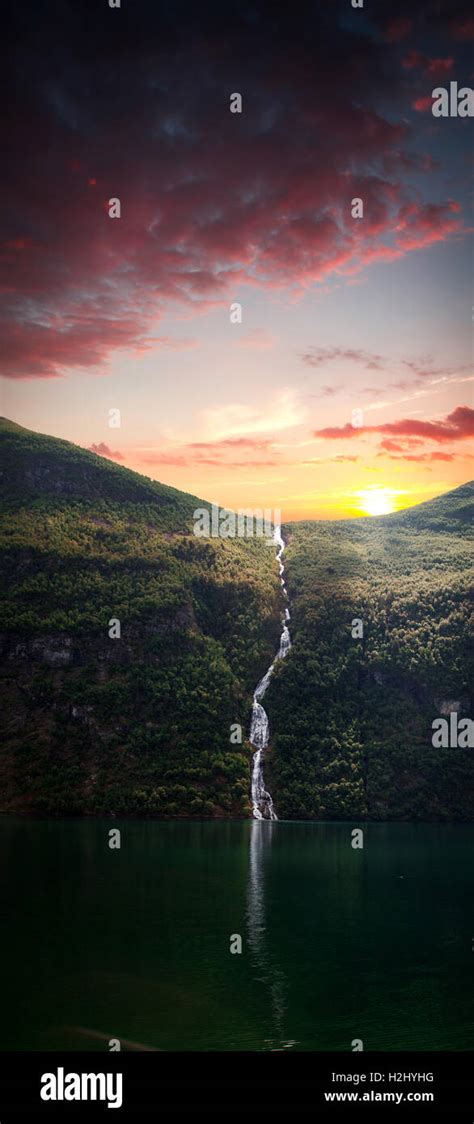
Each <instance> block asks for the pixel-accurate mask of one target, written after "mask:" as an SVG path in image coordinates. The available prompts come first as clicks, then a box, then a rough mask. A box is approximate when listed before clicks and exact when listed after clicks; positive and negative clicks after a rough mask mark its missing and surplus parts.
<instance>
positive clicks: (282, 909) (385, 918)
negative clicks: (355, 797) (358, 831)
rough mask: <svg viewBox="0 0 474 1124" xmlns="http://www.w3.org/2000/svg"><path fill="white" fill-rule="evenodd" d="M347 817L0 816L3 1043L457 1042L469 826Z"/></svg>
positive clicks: (467, 1025) (463, 1015)
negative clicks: (115, 831) (238, 947)
mask: <svg viewBox="0 0 474 1124" xmlns="http://www.w3.org/2000/svg"><path fill="white" fill-rule="evenodd" d="M354 826H360V825H357V824H352V823H351V822H349V823H344V824H343V823H323V824H321V823H311V824H309V823H283V822H280V821H279V822H269V821H268V820H265V821H256V820H253V821H246V822H241V823H229V822H219V823H217V822H216V823H212V822H208V823H199V822H197V823H192V822H184V821H181V822H170V823H162V822H159V821H156V820H148V821H136V820H121V819H113V820H111V819H89V820H63V821H61V820H51V821H42V820H41V821H40V820H27V819H20V818H8V819H5V818H2V819H0V854H1V856H2V875H1V893H2V916H1V922H0V925H1V929H0V950H1V961H0V963H1V968H0V973H1V977H2V979H1V981H0V987H1V993H2V1019H1V1020H0V1048H1V1049H7V1048H10V1049H15V1048H16V1049H32V1050H37V1049H46V1050H48V1049H51V1050H53V1049H57V1050H61V1049H88V1050H97V1051H102V1052H103V1051H104V1050H107V1043H108V1040H109V1038H111V1037H118V1038H120V1039H122V1041H123V1042H124V1043H125V1042H129V1043H132V1044H133V1043H135V1044H137V1045H141V1046H145V1047H147V1048H148V1049H159V1050H170V1049H174V1050H258V1051H264V1050H275V1049H286V1050H298V1051H301V1050H303V1051H306V1050H327V1049H335V1050H341V1051H347V1050H350V1048H351V1042H352V1039H353V1038H362V1040H363V1042H364V1047H365V1049H366V1050H369V1049H380V1050H396V1049H404V1048H406V1049H415V1050H422V1049H434V1050H438V1049H443V1048H445V1049H449V1050H455V1049H464V1050H468V1049H471V1048H472V1042H473V1040H474V1020H473V1014H472V998H471V991H470V988H469V986H468V980H469V979H470V973H472V952H471V944H472V936H473V934H474V917H473V912H472V909H473V907H472V903H473V893H472V881H473V879H472V858H471V856H472V848H473V843H474V826H473V825H467V824H460V825H452V824H442V825H436V824H416V825H411V824H368V825H365V826H364V834H365V838H364V844H365V845H364V849H363V850H353V849H352V847H351V845H350V842H351V835H350V833H351V830H352V828H353V827H354ZM111 827H114V828H116V827H119V828H120V829H121V832H122V846H121V849H120V850H110V849H109V847H108V845H107V844H108V832H109V830H110V829H111ZM232 934H240V935H241V937H242V954H241V955H238V954H236V955H232V954H231V953H230V937H231V935H232Z"/></svg>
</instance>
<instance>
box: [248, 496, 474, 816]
mask: <svg viewBox="0 0 474 1124" xmlns="http://www.w3.org/2000/svg"><path fill="white" fill-rule="evenodd" d="M472 498H473V488H472V485H465V486H462V487H460V488H457V489H456V490H455V491H453V492H450V493H447V494H446V495H444V496H441V497H439V498H438V499H436V500H432V501H429V502H428V503H424V504H421V505H420V506H418V507H414V508H411V509H408V510H406V511H403V512H399V513H397V514H394V515H386V516H379V517H377V518H362V519H356V520H347V521H340V522H333V523H329V522H308V523H289V524H287V525H286V527H284V528H283V533H284V536H285V539H286V541H287V544H288V545H287V549H286V552H285V564H286V577H287V585H288V592H289V596H290V601H291V611H292V622H291V625H292V638H293V648H292V650H291V652H290V654H289V656H288V657H287V659H286V660H285V662H284V663H280V664H279V665H277V669H276V672H275V676H274V679H273V681H272V683H271V685H270V689H269V691H268V693H267V695H266V700H265V706H266V709H267V712H268V714H269V718H270V727H271V729H272V731H273V733H272V739H271V744H272V751H271V753H270V754H269V756H268V762H267V774H266V775H267V781H268V784H269V787H270V790H271V792H272V795H273V798H274V801H275V805H276V808H277V811H278V815H279V816H280V817H282V818H288V819H313V818H321V819H333V818H335V819H345V818H350V819H353V818H354V817H359V818H364V817H369V818H374V819H406V820H416V819H425V820H429V819H435V820H445V819H460V820H462V819H472V818H473V816H474V762H473V756H474V753H473V749H471V748H456V747H452V748H449V749H448V748H444V749H439V748H433V745H432V733H433V731H432V722H433V720H434V719H435V718H436V717H438V716H442V715H448V720H449V713H450V712H451V711H454V710H455V711H457V713H458V717H459V719H460V718H461V716H463V717H464V716H469V715H471V714H472V710H471V703H472V700H471V695H470V685H471V684H472V682H473V677H472V631H470V628H469V623H470V608H471V604H472V602H471V597H470V592H471V589H472V583H471V578H472V570H471V563H472V537H471V534H470V519H471V516H472Z"/></svg>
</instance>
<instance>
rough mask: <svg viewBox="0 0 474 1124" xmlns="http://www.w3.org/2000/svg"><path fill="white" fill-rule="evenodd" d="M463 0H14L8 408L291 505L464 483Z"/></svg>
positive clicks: (10, 16) (3, 330)
mask: <svg viewBox="0 0 474 1124" xmlns="http://www.w3.org/2000/svg"><path fill="white" fill-rule="evenodd" d="M469 9H470V5H469V4H468V3H467V2H464V0H448V2H444V0H438V3H436V4H433V3H432V2H431V0H430V2H429V3H428V2H427V3H424V2H423V0H422V2H420V3H417V4H416V5H414V4H413V3H412V2H411V0H410V3H407V2H405V0H400V2H399V3H397V4H394V3H393V2H391V3H387V2H385V0H378V2H377V3H374V2H368V0H365V2H364V4H363V6H362V8H359V7H357V8H353V7H352V4H351V2H350V0H334V2H331V3H323V2H320V3H315V2H313V3H299V2H298V0H296V2H295V3H292V4H291V5H285V6H283V5H282V6H281V9H280V7H279V5H278V4H277V3H275V2H273V3H268V4H266V3H257V2H255V3H252V2H243V3H236V2H230V3H215V4H214V3H208V4H206V3H202V4H199V5H198V4H196V3H188V2H187V0H186V2H184V0H173V2H172V3H171V2H166V0H163V2H162V3H160V4H156V3H155V2H154V0H153V2H152V0H149V2H148V0H133V2H132V0H121V3H120V7H113V8H111V7H110V5H109V2H108V0H90V2H89V0H81V2H80V3H79V2H78V3H70V2H69V0H64V2H61V4H60V5H57V4H53V3H52V2H51V0H36V2H35V3H34V4H33V3H28V2H27V3H22V4H21V5H18V4H13V3H12V4H11V5H10V3H9V2H8V3H7V11H6V16H5V20H4V31H5V37H4V48H5V59H4V61H3V63H2V70H3V72H4V74H5V75H6V80H7V86H6V88H7V89H8V90H9V92H10V95H11V98H10V114H9V120H8V122H7V135H6V138H5V140H4V144H5V145H6V160H5V163H4V169H3V171H2V177H1V182H0V196H1V199H0V204H1V205H0V223H1V228H2V229H1V234H0V272H1V280H0V284H1V301H0V370H1V374H2V405H1V412H2V414H4V415H5V416H7V417H9V418H11V419H13V420H14V421H16V422H18V423H19V424H21V425H24V426H26V427H28V428H30V429H34V430H38V431H40V432H43V433H48V434H52V435H54V436H57V437H62V438H65V439H67V440H69V441H74V442H75V443H77V444H79V445H81V446H83V447H84V448H88V449H91V450H92V451H94V452H97V453H98V454H99V455H102V456H106V457H110V458H112V459H114V460H116V461H117V463H119V464H123V465H125V466H127V467H129V468H133V469H135V470H137V471H138V472H141V473H143V474H145V475H146V476H150V477H152V478H153V479H157V480H160V481H162V482H163V483H165V484H171V485H173V486H174V487H177V488H180V489H182V490H184V491H188V492H192V493H193V494H194V495H197V496H199V497H202V498H203V499H206V500H210V501H214V502H216V503H220V504H221V505H224V506H227V507H230V508H232V509H238V508H243V507H245V508H252V509H260V508H267V509H268V508H270V509H272V510H273V511H281V512H282V518H283V519H286V520H288V519H308V518H324V519H334V518H341V517H347V516H360V515H367V514H370V515H377V514H383V513H384V512H387V511H391V510H397V509H399V508H404V507H408V506H410V505H412V504H416V503H420V502H422V501H424V500H427V499H431V498H432V497H433V496H436V495H439V494H440V493H442V492H445V491H448V490H449V489H451V488H454V487H456V486H458V485H459V484H461V483H464V482H465V481H466V480H469V479H471V478H472V477H473V476H474V472H473V464H472V462H473V459H474V450H473V445H472V441H470V440H469V438H470V437H471V438H472V435H473V431H474V425H473V421H474V410H473V405H474V403H473V373H472V319H473V299H474V298H473V291H472V231H473V218H472V152H471V149H472V145H470V134H471V133H472V122H471V121H470V119H469V117H461V116H449V117H446V118H443V117H435V116H434V115H433V113H432V104H433V99H432V91H433V89H435V88H437V87H440V86H441V87H446V88H448V89H449V84H450V83H451V82H457V83H458V88H459V89H461V88H463V87H466V86H467V87H469V86H470V83H472V78H473V73H474V58H473V49H472V48H473V40H474V19H473V18H472V15H470V11H469ZM235 94H240V96H241V99H242V104H241V112H232V111H231V107H232V105H233V106H234V107H235V104H236V99H235V97H233V95H235ZM111 199H118V200H120V217H111V216H110V213H109V212H110V210H111V204H110V202H109V201H110V200H111ZM355 199H358V200H362V204H363V214H362V216H361V217H356V215H354V213H353V212H354V204H353V200H355ZM112 209H113V208H112ZM359 209H360V208H359ZM115 210H117V208H116V207H115ZM236 306H238V307H237V310H236ZM111 411H120V413H119V415H117V413H115V414H113V415H111ZM111 417H112V419H113V420H117V418H119V420H120V425H119V426H111V425H110V420H111Z"/></svg>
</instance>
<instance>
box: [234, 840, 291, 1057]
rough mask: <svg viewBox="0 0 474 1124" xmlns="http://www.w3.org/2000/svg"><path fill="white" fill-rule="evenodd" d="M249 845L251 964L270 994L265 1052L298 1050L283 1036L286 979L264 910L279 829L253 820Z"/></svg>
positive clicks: (248, 922)
mask: <svg viewBox="0 0 474 1124" xmlns="http://www.w3.org/2000/svg"><path fill="white" fill-rule="evenodd" d="M249 828H250V845H249V874H248V883H247V913H246V918H247V939H248V943H249V946H250V952H251V962H252V966H253V968H254V969H256V970H257V972H258V975H255V979H256V980H258V982H259V983H261V984H263V985H264V987H265V990H266V991H267V992H268V996H269V1000H270V1002H269V1004H267V1007H268V1010H269V1013H270V1017H271V1028H270V1030H271V1035H272V1036H271V1037H270V1038H265V1039H264V1043H263V1047H262V1048H263V1049H265V1050H279V1049H280V1050H281V1049H284V1048H286V1047H288V1046H295V1045H296V1043H295V1042H294V1041H291V1040H288V1039H286V1038H285V1037H284V1033H283V1019H284V1014H285V1011H286V991H287V979H286V976H285V974H284V972H282V970H281V968H279V966H278V963H277V962H276V960H275V957H274V956H273V954H272V953H271V952H270V950H269V940H268V933H267V920H266V906H265V853H266V852H267V854H268V850H269V848H270V847H271V845H272V841H273V838H274V832H275V831H278V825H277V824H276V823H274V822H273V821H272V820H252V822H251V823H250V824H249Z"/></svg>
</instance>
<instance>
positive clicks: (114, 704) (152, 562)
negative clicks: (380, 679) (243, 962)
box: [0, 420, 281, 816]
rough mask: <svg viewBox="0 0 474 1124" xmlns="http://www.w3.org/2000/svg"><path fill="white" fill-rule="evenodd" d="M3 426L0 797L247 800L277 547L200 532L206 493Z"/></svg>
mask: <svg viewBox="0 0 474 1124" xmlns="http://www.w3.org/2000/svg"><path fill="white" fill-rule="evenodd" d="M0 436H1V449H2V456H1V493H2V499H3V502H4V505H5V510H6V515H5V518H4V520H3V529H2V532H1V541H0V550H1V562H2V570H3V573H4V575H5V577H4V583H3V591H2V605H1V623H0V629H1V657H0V672H1V678H2V693H3V698H4V720H3V726H4V733H3V737H2V745H1V749H0V810H2V811H12V810H28V809H31V810H40V811H45V812H54V813H64V812H66V813H77V812H104V811H111V812H130V813H139V814H142V813H150V814H156V815H169V816H181V815H183V816H193V815H195V816H231V815H237V816H242V815H247V814H249V811H250V808H249V800H248V797H249V765H250V755H251V750H250V746H249V745H248V743H247V742H246V734H247V725H248V721H249V715H250V706H251V693H252V689H253V686H254V685H255V682H256V681H257V679H258V677H259V675H260V674H262V673H263V671H264V670H265V668H266V667H267V665H268V663H269V661H270V659H271V658H272V656H273V654H274V650H275V645H276V643H277V640H278V635H279V630H280V625H279V621H280V613H281V592H280V585H279V581H278V576H277V568H276V564H275V556H274V551H273V550H272V549H271V548H269V547H268V545H266V543H265V542H264V541H263V540H262V539H258V538H257V539H255V538H254V539H252V538H251V539H237V538H236V539H227V540H223V539H218V538H207V539H202V538H197V537H196V536H195V535H194V534H193V531H192V526H193V518H192V517H193V512H194V511H195V510H196V508H198V507H207V506H208V505H207V504H205V503H203V502H202V501H200V500H198V499H197V498H196V497H195V496H190V495H187V494H185V493H183V492H179V491H177V490H176V489H174V488H168V487H165V486H164V485H160V484H158V483H156V482H154V481H151V480H148V479H147V478H145V477H142V476H140V475H138V474H137V473H134V472H130V471H129V470H127V469H125V468H122V467H120V466H118V465H116V464H113V463H111V462H109V461H107V460H104V459H103V458H101V457H98V456H96V455H95V454H93V453H89V452H86V451H85V450H83V449H80V448H77V447H76V446H74V445H71V444H70V443H69V442H66V441H60V440H57V439H55V438H51V437H45V436H43V435H40V434H37V433H32V432H31V431H29V430H26V429H22V428H21V427H20V426H16V425H15V424H13V423H11V422H8V421H5V420H3V421H2V423H1V426H0ZM111 620H116V621H119V622H120V637H118V636H116V635H115V636H114V635H112V636H109V631H112V633H117V631H118V630H117V625H112V626H110V625H109V622H110V621H111ZM234 723H239V724H241V725H242V728H243V740H242V743H241V744H239V743H238V742H235V740H234V741H233V742H231V741H230V737H231V730H230V727H231V725H232V724H234ZM232 736H233V737H234V739H235V737H236V736H238V734H237V735H236V734H235V732H234V734H233V735H232Z"/></svg>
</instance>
